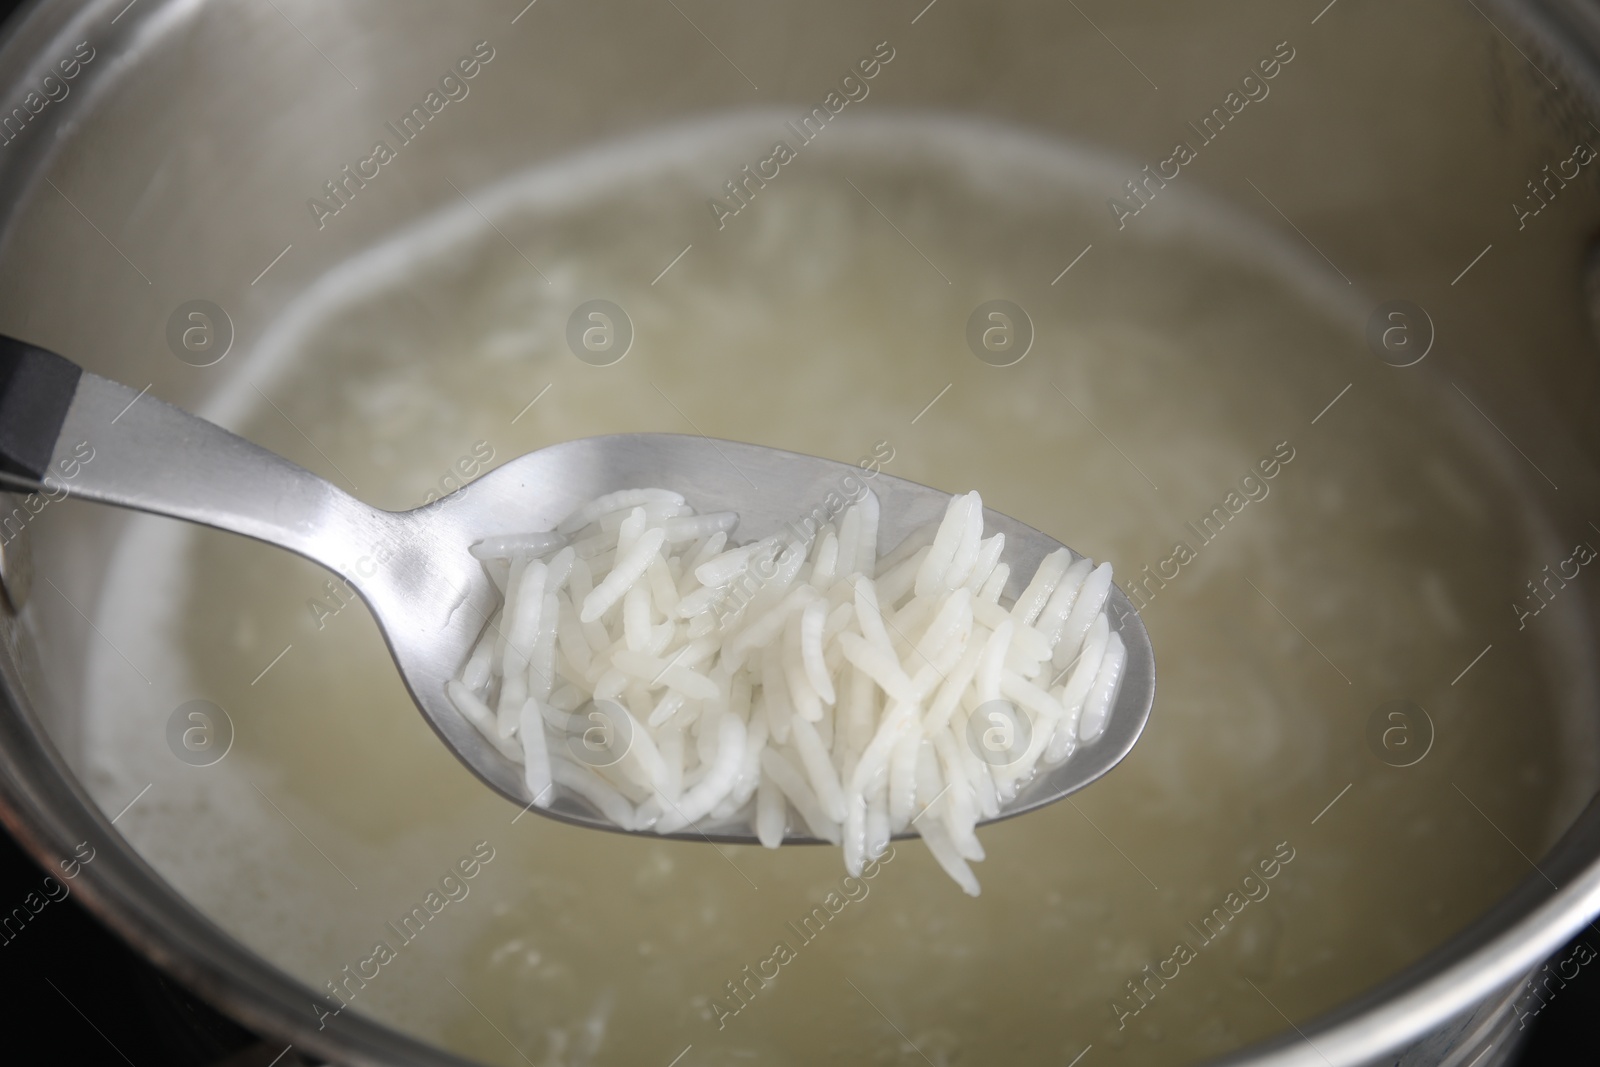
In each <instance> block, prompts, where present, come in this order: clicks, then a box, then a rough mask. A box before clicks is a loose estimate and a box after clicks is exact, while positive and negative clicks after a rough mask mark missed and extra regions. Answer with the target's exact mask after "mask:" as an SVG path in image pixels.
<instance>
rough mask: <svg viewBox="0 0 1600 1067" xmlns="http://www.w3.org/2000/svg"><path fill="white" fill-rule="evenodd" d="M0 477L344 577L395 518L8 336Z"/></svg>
mask: <svg viewBox="0 0 1600 1067" xmlns="http://www.w3.org/2000/svg"><path fill="white" fill-rule="evenodd" d="M0 483H5V484H8V485H10V486H13V487H15V488H19V489H21V490H23V491H31V492H43V493H47V494H49V495H51V496H53V497H55V496H60V495H61V494H63V493H64V494H67V495H70V496H76V497H80V498H83V499H85V500H93V501H97V502H99V503H102V504H115V505H117V506H118V507H125V508H133V509H136V510H139V511H149V512H154V513H155V514H158V515H169V516H172V517H173V518H179V519H187V520H189V521H190V522H196V523H199V524H201V525H203V526H214V527H216V528H217V529H220V530H230V531H232V532H234V533H239V534H244V535H245V536H247V537H254V538H256V539H258V540H261V541H266V542H268V543H270V544H274V545H279V546H281V547H283V548H287V549H289V550H290V551H293V552H298V553H299V554H301V555H303V556H306V557H309V558H310V559H313V560H315V561H317V562H319V563H321V564H323V565H324V566H326V567H328V568H329V569H331V570H333V571H335V572H336V573H340V574H344V573H345V572H346V570H347V566H348V561H347V560H346V558H345V557H346V555H347V554H350V549H351V547H352V546H353V545H354V546H359V545H362V544H367V543H371V542H372V541H373V540H375V539H376V538H377V537H378V536H380V534H381V531H382V529H383V528H385V526H386V523H385V519H386V518H387V513H385V512H381V511H378V510H377V509H375V508H371V507H368V506H367V505H366V504H363V503H361V502H360V501H359V500H356V499H355V498H354V497H352V496H350V495H349V494H348V493H345V492H344V491H343V490H341V489H339V488H337V487H336V486H334V485H331V484H329V483H328V482H327V481H325V480H323V479H322V478H319V477H317V476H316V475H315V474H312V473H311V472H310V471H308V470H306V469H305V468H303V467H299V466H296V465H295V464H293V463H290V462H289V461H288V460H286V459H284V458H283V457H282V456H279V455H277V454H276V453H273V452H268V451H267V450H266V449H264V448H259V447H257V446H256V445H253V444H251V443H250V442H249V441H246V440H245V439H244V438H242V437H238V436H236V435H234V434H231V433H229V432H228V431H227V430H224V429H223V428H222V427H220V426H217V425H216V424H214V423H210V422H207V421H206V420H204V419H202V418H198V417H197V416H194V415H191V414H189V413H188V412H187V411H183V410H181V409H179V408H175V407H173V406H172V405H171V404H167V403H164V402H163V401H160V400H157V399H156V398H155V397H153V396H149V395H148V394H147V392H145V391H136V390H133V389H130V388H128V387H127V386H125V385H122V384H120V383H118V382H114V381H111V380H109V379H106V378H102V377H100V376H99V375H96V374H90V373H88V372H87V371H84V370H83V369H82V368H81V367H79V366H77V364H75V363H73V362H72V361H71V360H68V359H66V358H64V357H62V356H58V355H56V354H55V353H53V352H47V351H45V350H44V349H42V348H37V347H35V346H33V345H30V344H27V343H26V342H23V341H18V340H15V339H14V338H10V337H6V336H4V335H0Z"/></svg>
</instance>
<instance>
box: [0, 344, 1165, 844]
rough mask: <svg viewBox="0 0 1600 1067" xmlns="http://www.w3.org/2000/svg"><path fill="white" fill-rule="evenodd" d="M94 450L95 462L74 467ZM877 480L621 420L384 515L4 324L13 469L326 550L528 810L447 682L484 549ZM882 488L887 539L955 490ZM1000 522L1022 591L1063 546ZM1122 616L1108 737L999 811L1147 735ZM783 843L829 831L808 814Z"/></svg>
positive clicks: (584, 810) (795, 502) (485, 611)
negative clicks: (503, 537) (570, 524)
mask: <svg viewBox="0 0 1600 1067" xmlns="http://www.w3.org/2000/svg"><path fill="white" fill-rule="evenodd" d="M87 448H92V449H93V455H94V459H93V461H92V462H91V463H87V464H85V463H81V462H77V460H81V458H82V456H83V455H84V454H86V453H85V451H84V450H85V449H87ZM69 472H70V476H69ZM862 474H863V472H862V471H861V470H860V469H858V468H857V467H855V466H852V465H850V464H847V463H838V462H835V461H833V460H826V459H816V458H814V457H811V456H802V455H797V454H795V453H793V452H783V451H779V450H778V449H773V448H763V447H760V446H758V445H749V444H738V443H735V442H731V441H716V440H712V439H710V438H707V437H690V436H683V435H678V434H649V433H639V434H612V435H609V436H605V437H590V438H586V439H583V440H578V441H568V442H565V443H563V444H559V445H553V446H551V447H549V448H545V449H541V450H539V451H538V452H532V453H529V454H528V455H525V456H521V457H520V458H518V459H514V460H511V461H510V462H508V463H506V464H505V465H504V466H501V467H499V468H497V469H495V470H493V471H491V472H489V473H487V474H485V475H483V476H482V477H480V478H478V479H477V480H476V481H474V482H472V483H471V484H469V485H467V486H466V487H465V488H462V489H459V490H457V491H456V492H454V493H451V494H450V495H448V496H446V497H444V498H442V499H440V500H437V501H435V502H434V503H432V504H429V505H426V506H424V507H420V508H416V509H415V510H412V511H406V512H391V511H381V510H379V509H377V508H374V507H370V506H368V505H366V504H363V503H362V502H361V501H359V500H357V499H355V498H354V497H352V496H350V495H348V494H347V493H345V492H344V491H342V490H340V489H338V488H337V487H335V486H333V485H331V484H330V483H328V482H326V481H324V480H323V479H322V478H319V477H317V476H316V475H314V474H312V473H311V472H309V471H307V470H305V469H304V468H301V467H298V466H296V465H294V464H293V463H290V462H289V461H288V460H286V459H284V458H282V457H281V456H278V455H276V454H275V453H272V452H268V451H266V450H265V449H262V448H258V447H257V446H255V445H253V444H251V443H250V442H249V441H246V440H244V439H243V438H241V437H237V436H235V435H233V434H231V433H229V432H228V431H226V430H224V429H222V428H221V427H219V426H216V425H215V424H213V423H210V422H207V421H205V420H204V419H200V418H197V417H196V416H194V415H191V414H189V413H188V412H185V411H182V410H180V409H178V408H175V407H173V406H171V405H170V404H166V403H163V402H162V401H160V400H157V399H156V398H154V397H152V396H147V395H145V394H144V393H142V392H137V391H135V390H133V389H130V388H128V387H127V386H125V385H121V384H119V383H117V382H113V381H109V380H107V379H105V378H101V377H99V376H97V375H94V374H89V373H86V372H84V371H82V370H81V369H80V368H79V367H78V366H76V365H75V364H73V363H72V362H70V361H68V360H66V359H64V358H62V357H61V356H58V355H55V354H54V353H51V352H46V351H44V350H43V349H39V348H35V347H33V346H31V345H27V344H24V343H23V342H20V341H15V340H12V339H10V338H6V337H0V482H3V483H8V484H10V485H11V486H14V487H17V488H20V489H23V490H25V491H39V490H44V489H48V490H49V491H50V492H59V491H62V490H64V491H65V492H67V493H69V494H70V495H72V496H76V497H80V498H82V499H85V500H92V501H97V502H99V503H102V504H115V505H117V506H119V507H125V508H134V509H136V510H139V511H148V512H153V513H155V514H158V515H168V516H171V517H173V518H178V519H187V520H189V521H190V522H196V523H200V524H201V525H203V526H214V527H216V528H217V529H221V530H231V531H232V532H234V533H240V534H244V535H245V536H247V537H254V538H256V539H257V540H261V541H266V542H267V543H269V544H273V545H277V546H279V547H280V548H286V549H289V550H290V551H291V552H297V553H299V554H300V555H302V556H305V557H306V558H307V559H310V560H313V561H314V562H316V563H320V564H321V565H322V566H324V567H326V568H328V569H329V570H330V571H332V572H334V573H335V574H337V575H339V576H340V577H341V578H344V579H345V580H346V581H348V582H349V583H350V584H351V585H352V586H353V587H354V588H355V589H356V590H357V591H358V592H359V593H360V594H361V597H362V598H363V599H364V600H365V601H366V603H367V606H368V607H369V608H370V609H371V611H372V614H373V617H374V618H375V619H376V620H377V622H378V626H379V628H380V629H381V630H382V631H383V634H384V638H385V640H386V641H387V642H388V644H389V649H390V651H391V652H392V653H393V655H394V660H395V663H396V665H397V666H398V667H399V668H400V674H401V677H403V678H404V679H405V683H406V687H407V688H408V689H410V690H411V695H412V698H413V699H414V700H415V701H416V703H417V707H418V708H420V709H421V711H422V714H423V715H424V716H425V717H426V718H427V720H428V722H429V724H431V725H432V726H433V729H434V731H435V732H436V733H437V734H438V735H439V737H440V738H441V739H442V740H443V741H444V743H445V745H446V746H447V747H449V749H450V750H451V751H452V752H454V753H455V754H456V756H457V757H458V758H459V759H460V760H461V762H463V763H465V764H466V765H467V767H469V768H470V769H471V770H472V771H473V773H475V774H476V775H477V776H478V777H479V778H481V779H483V781H484V782H485V783H487V784H488V785H489V786H490V787H492V788H494V789H495V790H497V791H498V792H500V793H501V794H502V795H504V796H505V797H507V798H508V799H510V800H512V801H513V802H515V803H517V804H519V805H524V806H528V807H532V806H533V800H534V798H533V797H531V796H529V795H528V790H527V788H526V787H525V786H524V784H523V771H522V768H521V766H520V765H518V764H516V763H514V762H512V761H511V760H509V759H507V758H506V757H505V756H504V755H502V754H501V753H500V752H499V751H498V750H497V749H496V748H495V747H494V746H493V745H492V744H490V743H489V742H488V741H487V740H486V739H485V738H484V737H483V736H482V735H481V734H480V733H479V732H478V731H477V730H476V729H475V728H474V727H472V726H471V725H470V724H469V723H468V722H467V721H466V720H465V719H463V718H462V716H461V714H460V713H459V712H457V711H456V709H455V708H454V707H453V706H452V705H451V703H450V701H449V700H448V699H447V698H446V695H445V686H446V683H447V682H449V681H450V679H451V678H453V677H455V676H456V674H457V673H458V672H459V671H460V669H461V667H462V665H463V664H464V663H465V662H466V659H467V657H468V655H469V653H470V652H471V650H472V647H473V645H474V643H475V642H476V641H477V639H478V637H479V635H480V634H481V632H482V631H483V628H484V626H485V624H486V622H487V620H488V618H489V617H490V615H491V614H492V613H493V612H494V610H495V608H496V607H497V606H498V604H499V593H498V591H497V590H496V589H495V587H494V585H493V583H492V582H491V580H490V579H489V578H488V577H487V576H486V574H485V572H484V569H483V567H482V565H481V564H480V563H479V561H478V560H477V559H475V558H474V557H473V556H472V555H470V554H469V552H468V547H469V546H471V545H472V544H474V543H475V542H477V541H480V540H483V539H484V538H486V537H489V536H492V535H497V534H504V533H511V532H518V531H529V530H551V529H554V528H555V526H556V524H557V523H559V522H560V521H561V520H562V519H564V518H565V517H566V516H567V515H568V514H570V513H571V512H572V511H573V510H574V509H575V508H577V507H578V506H579V505H581V504H583V503H585V502H586V501H588V500H591V499H593V498H595V497H597V496H600V495H601V494H604V493H608V492H611V491H613V490H618V489H628V488H639V487H645V486H659V487H662V488H668V489H673V490H676V491H677V492H680V493H682V494H683V495H684V496H685V497H686V498H687V500H688V503H689V504H690V505H692V506H693V507H694V508H695V510H696V511H698V512H702V513H704V512H714V511H735V512H738V514H739V516H740V522H739V528H738V534H739V536H740V538H741V539H744V540H754V539H757V538H761V537H765V536H767V535H768V534H771V533H775V532H777V531H778V530H780V529H782V528H783V526H784V525H785V524H786V523H789V522H792V521H793V520H795V519H796V518H797V517H798V516H800V515H802V514H804V513H805V512H806V511H807V510H808V509H809V508H811V507H812V506H813V505H814V504H816V503H819V502H822V501H823V500H824V499H825V498H826V496H827V494H829V493H830V492H838V491H839V489H840V485H841V482H842V481H843V480H844V479H845V478H846V477H853V478H860V477H861V476H862ZM846 484H852V483H846ZM870 485H871V488H872V490H873V491H874V492H875V493H876V494H877V495H878V499H879V501H880V503H881V505H882V516H881V519H880V525H879V534H878V536H879V543H880V545H885V546H894V545H897V544H899V543H900V542H901V541H902V540H903V539H904V538H905V537H906V536H908V535H909V534H911V533H912V532H913V531H915V530H918V529H919V528H922V527H925V526H926V525H927V524H928V523H929V522H930V521H932V520H936V519H938V518H939V517H940V516H941V515H943V513H944V509H945V507H946V505H947V504H948V503H949V500H950V497H949V494H947V493H944V492H941V491H940V490H937V489H930V488H929V487H927V486H924V485H918V484H917V483H915V482H909V481H906V480H905V479H903V478H896V477H893V476H891V475H888V474H883V473H878V474H876V475H875V476H874V477H872V478H871V479H870ZM984 523H985V528H986V529H987V530H991V531H996V530H997V531H1003V532H1004V533H1005V535H1006V557H1007V559H1008V561H1009V562H1010V563H1011V567H1012V569H1011V580H1010V585H1009V586H1008V587H1007V589H1006V590H1005V593H1004V594H1003V596H1004V597H1006V598H1014V597H1016V596H1017V595H1018V594H1019V593H1020V592H1021V590H1022V587H1023V585H1024V584H1025V583H1026V580H1027V579H1028V578H1029V577H1031V576H1032V574H1033V571H1034V569H1035V567H1037V566H1038V564H1039V561H1040V560H1042V559H1043V558H1044V557H1045V556H1046V555H1048V554H1049V553H1051V552H1053V551H1055V550H1056V549H1057V548H1059V547H1061V545H1060V543H1059V542H1057V541H1055V540H1053V539H1051V538H1050V537H1047V536H1046V535H1044V534H1042V533H1040V532H1039V531H1038V530H1035V529H1033V528H1031V527H1029V526H1024V525H1023V524H1022V523H1020V522H1017V521H1016V520H1014V519H1011V518H1008V517H1006V516H1004V515H1000V514H997V513H995V512H993V511H989V510H986V511H985V512H984ZM1106 610H1107V614H1108V616H1109V621H1110V622H1111V625H1112V628H1113V629H1114V630H1116V631H1117V632H1118V633H1120V635H1121V637H1122V641H1123V643H1124V645H1125V646H1126V648H1127V665H1126V668H1125V674H1124V678H1123V682H1122V685H1121V689H1120V692H1119V694H1118V697H1117V700H1116V704H1115V707H1114V708H1113V709H1112V712H1111V716H1110V722H1109V724H1108V725H1107V727H1106V730H1105V733H1104V734H1103V735H1102V736H1101V737H1100V738H1099V739H1098V740H1097V741H1095V742H1094V743H1093V744H1090V745H1087V746H1085V747H1083V748H1081V749H1080V750H1079V751H1078V752H1077V753H1076V754H1074V755H1073V756H1072V757H1071V758H1070V759H1068V760H1066V761H1065V762H1063V763H1061V764H1058V765H1056V766H1054V767H1049V768H1045V769H1043V770H1042V771H1041V772H1040V773H1038V774H1037V775H1036V776H1035V778H1034V779H1033V781H1031V782H1030V783H1029V784H1028V785H1027V786H1025V787H1024V788H1023V790H1022V791H1021V792H1020V793H1019V794H1018V795H1017V796H1016V797H1015V798H1014V799H1013V800H1012V801H1011V803H1009V804H1007V805H1006V806H1005V807H1004V808H1003V809H1002V811H1001V814H1000V818H1008V817H1010V816H1013V815H1020V814H1022V813H1023V812H1027V811H1031V810H1033V809H1034V808H1038V807H1041V806H1043V805H1045V804H1049V803H1050V802H1052V801H1055V800H1059V799H1060V798H1061V797H1064V796H1066V795H1067V794H1069V793H1072V792H1074V791H1076V790H1078V789H1081V788H1083V787H1084V786H1085V785H1088V784H1089V783H1090V782H1092V781H1094V780H1095V779H1096V778H1099V777H1100V776H1101V775H1103V774H1105V773H1106V772H1107V771H1109V770H1110V769H1111V768H1112V767H1114V766H1116V764H1117V763H1119V762H1120V761H1121V760H1122V758H1123V757H1124V756H1125V755H1127V754H1128V752H1129V751H1130V750H1131V749H1132V748H1133V745H1134V742H1135V741H1137V740H1138V738H1139V735H1140V733H1141V732H1142V731H1143V729H1144V726H1145V722H1146V720H1147V719H1148V718H1149V715H1150V706H1151V703H1152V701H1153V700H1154V697H1155V656H1154V652H1153V650H1152V649H1151V646H1150V638H1149V635H1148V634H1147V633H1146V632H1145V628H1144V625H1143V623H1142V622H1141V621H1140V619H1139V616H1138V615H1137V613H1136V612H1135V611H1134V610H1133V606H1132V605H1131V604H1130V603H1129V601H1128V599H1127V597H1126V596H1125V595H1124V594H1123V592H1122V590H1120V589H1117V588H1113V589H1112V590H1111V596H1110V599H1109V600H1108V601H1107V608H1106ZM555 788H556V790H557V791H558V794H559V795H557V796H556V797H554V798H553V799H551V800H550V801H549V803H548V806H545V807H534V808H533V810H536V811H538V812H539V813H540V814H542V815H548V816H550V817H552V818H556V819H560V820H562V821H565V822H570V823H575V824H577V825H580V826H588V827H593V828H595V829H604V830H616V829H618V828H617V826H616V825H615V824H614V823H612V822H611V821H610V820H608V819H606V818H605V817H603V816H602V815H600V814H599V813H598V812H597V811H596V810H594V809H593V808H592V807H591V806H590V805H589V803H588V802H587V801H585V800H583V799H582V798H580V797H578V796H577V795H576V794H573V793H571V792H570V791H569V790H566V788H565V787H562V786H556V787H555ZM991 821H992V820H991ZM747 822H748V820H744V819H742V818H741V817H739V816H735V817H734V819H731V820H727V821H725V822H723V823H717V824H713V823H712V822H711V821H710V820H702V821H701V822H700V823H699V824H697V825H692V826H691V827H689V828H686V829H685V830H683V831H681V832H680V833H676V834H670V835H667V836H673V837H684V838H692V839H706V838H709V839H711V840H716V841H726V842H733V843H753V842H754V841H755V832H754V830H753V829H751V828H750V827H749V825H747ZM785 840H786V841H793V842H808V841H811V840H813V839H812V838H811V837H809V836H807V835H806V834H805V832H804V830H803V829H801V830H799V831H796V830H795V829H794V828H793V824H791V828H790V830H789V831H788V833H787V835H786V837H785Z"/></svg>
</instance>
